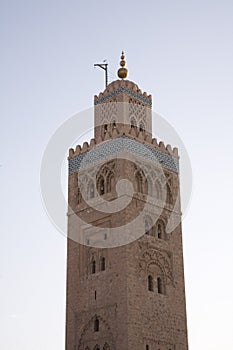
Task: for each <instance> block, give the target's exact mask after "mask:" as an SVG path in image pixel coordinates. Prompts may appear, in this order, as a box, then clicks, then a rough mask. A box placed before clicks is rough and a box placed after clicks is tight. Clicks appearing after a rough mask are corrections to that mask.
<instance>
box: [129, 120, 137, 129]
mask: <svg viewBox="0 0 233 350" xmlns="http://www.w3.org/2000/svg"><path fill="white" fill-rule="evenodd" d="M135 126H136V122H135V119H134V118H131V120H130V127H131V129H133V128H135Z"/></svg>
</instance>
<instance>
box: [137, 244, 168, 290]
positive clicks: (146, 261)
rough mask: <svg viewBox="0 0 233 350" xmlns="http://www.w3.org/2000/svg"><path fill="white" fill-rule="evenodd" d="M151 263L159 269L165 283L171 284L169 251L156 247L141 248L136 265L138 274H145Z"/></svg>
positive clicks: (148, 270)
mask: <svg viewBox="0 0 233 350" xmlns="http://www.w3.org/2000/svg"><path fill="white" fill-rule="evenodd" d="M152 265H156V266H157V267H158V268H159V269H160V270H161V272H162V274H163V277H164V278H165V282H166V284H169V283H171V284H173V271H172V255H171V254H170V253H169V252H166V251H161V250H158V249H156V248H145V249H144V250H142V252H141V255H140V258H139V265H138V270H139V271H138V272H139V274H140V276H141V277H143V276H145V275H147V274H148V273H149V272H150V268H151V266H152Z"/></svg>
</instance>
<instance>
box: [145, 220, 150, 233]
mask: <svg viewBox="0 0 233 350" xmlns="http://www.w3.org/2000/svg"><path fill="white" fill-rule="evenodd" d="M149 233H150V223H149V220H148V219H146V220H145V234H146V235H148V234H149Z"/></svg>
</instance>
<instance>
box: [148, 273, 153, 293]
mask: <svg viewBox="0 0 233 350" xmlns="http://www.w3.org/2000/svg"><path fill="white" fill-rule="evenodd" d="M148 290H149V291H150V292H153V290H154V286H153V277H152V276H151V275H149V276H148Z"/></svg>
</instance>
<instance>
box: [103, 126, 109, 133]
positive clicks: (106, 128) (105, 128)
mask: <svg viewBox="0 0 233 350" xmlns="http://www.w3.org/2000/svg"><path fill="white" fill-rule="evenodd" d="M107 131H108V124H104V134H106V132H107Z"/></svg>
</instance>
